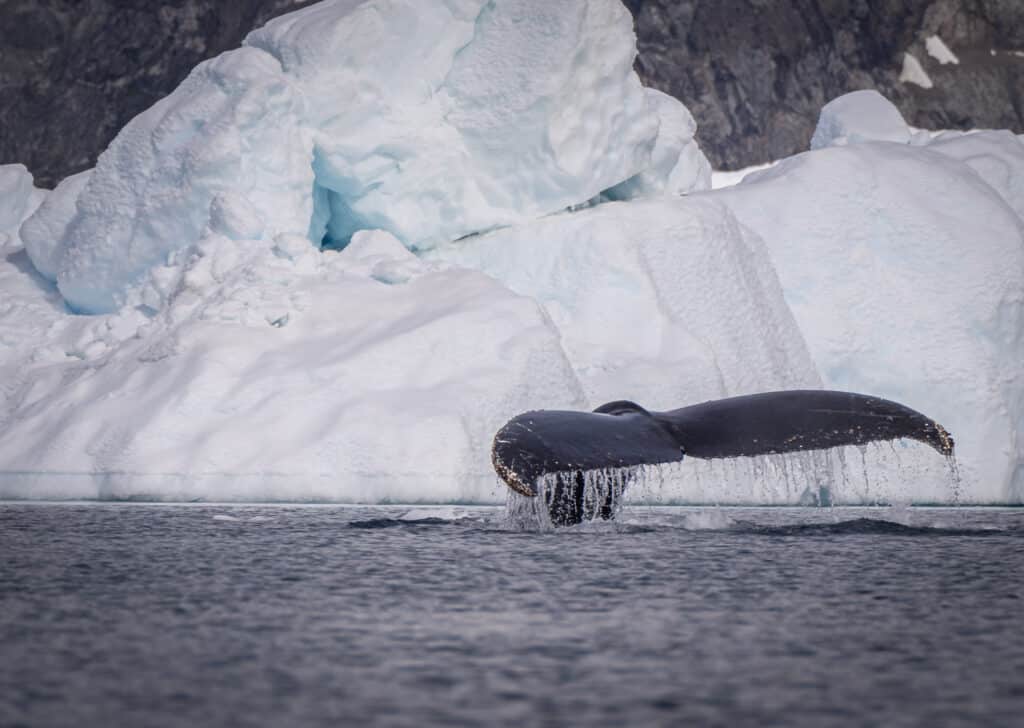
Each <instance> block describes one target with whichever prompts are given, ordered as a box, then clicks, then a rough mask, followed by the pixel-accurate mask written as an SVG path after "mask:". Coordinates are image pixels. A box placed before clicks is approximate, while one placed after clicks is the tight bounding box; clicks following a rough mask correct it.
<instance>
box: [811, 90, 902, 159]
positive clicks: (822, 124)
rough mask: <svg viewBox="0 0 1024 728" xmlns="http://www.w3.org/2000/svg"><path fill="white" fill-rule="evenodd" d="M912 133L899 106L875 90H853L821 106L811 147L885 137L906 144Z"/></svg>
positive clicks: (888, 140) (838, 144)
mask: <svg viewBox="0 0 1024 728" xmlns="http://www.w3.org/2000/svg"><path fill="white" fill-rule="evenodd" d="M910 138H911V134H910V128H909V127H908V126H907V122H906V121H904V119H903V115H902V114H901V113H900V112H899V109H897V108H896V106H895V105H893V103H892V102H891V101H889V100H888V99H887V98H885V97H884V96H882V94H880V93H878V92H877V91H874V90H865V91H853V92H851V93H848V94H844V95H842V96H839V97H837V98H835V99H833V100H832V101H829V102H828V103H827V104H825V106H823V107H822V109H821V114H820V115H819V116H818V125H817V127H815V129H814V136H812V137H811V149H821V148H823V147H832V146H842V145H845V144H859V143H861V142H866V141H886V142H897V143H900V144H906V143H908V142H909V141H910Z"/></svg>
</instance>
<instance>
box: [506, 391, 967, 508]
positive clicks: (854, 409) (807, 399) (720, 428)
mask: <svg viewBox="0 0 1024 728" xmlns="http://www.w3.org/2000/svg"><path fill="white" fill-rule="evenodd" d="M899 438H909V439H913V440H918V441H920V442H923V443H925V444H927V445H929V446H931V447H932V448H934V449H935V450H936V451H938V452H939V453H941V454H942V455H945V456H947V457H949V456H952V454H953V438H952V437H950V435H949V433H948V432H946V430H945V429H944V428H943V427H942V426H941V425H939V424H938V423H936V422H934V421H933V420H931V419H929V418H928V417H926V416H925V415H923V414H921V413H920V412H917V411H915V410H912V409H910V408H909V407H906V406H904V405H902V404H899V403H898V402H892V401H890V400H887V399H882V398H881V397H873V396H870V395H865V394H855V393H852V392H837V391H829V390H815V389H811V390H791V391H783V392H764V393H761V394H750V395H744V396H740V397H729V398H727V399H719V400H712V401H709V402H702V403H701V404H695V405H690V406H688V407H682V408H680V409H676V410H670V411H668V412H651V411H648V410H645V409H644V408H643V407H641V406H640V405H638V404H635V403H633V402H629V401H626V400H621V401H616V402H609V403H608V404H605V405H601V406H600V407H598V408H597V409H596V410H594V411H593V412H574V411H566V410H537V411H533V412H525V413H523V414H521V415H517V416H516V417H513V418H512V419H511V420H509V421H508V422H507V423H506V424H505V425H504V426H503V427H502V428H501V429H500V430H498V432H497V434H495V436H494V443H493V445H492V448H491V460H492V462H493V464H494V469H495V471H496V472H497V473H498V475H499V476H500V477H501V479H502V480H503V481H505V483H506V484H507V485H508V486H509V487H510V488H512V489H513V490H514V491H516V492H518V493H520V494H522V495H525V496H533V495H536V483H537V480H538V479H539V478H541V477H543V476H545V475H549V474H557V473H564V474H566V477H564V478H559V479H558V483H559V488H569V489H572V488H579V487H581V483H582V477H581V474H582V473H583V472H586V471H592V470H606V471H614V470H621V469H625V468H632V467H636V466H639V465H656V464H659V463H670V462H676V461H679V460H682V459H683V457H684V456H689V457H696V458H731V457H743V456H755V455H768V454H772V453H787V452H799V451H805V450H821V449H826V448H832V447H840V446H843V445H863V444H866V443H869V442H877V441H884V440H895V439H899ZM568 497H569V499H570V500H578V499H579V496H578V494H569V496H568ZM605 510H606V511H607V512H610V511H611V509H610V508H609V509H605ZM577 512H578V509H577ZM553 515H554V514H553ZM553 520H555V519H553ZM559 520H562V521H564V520H566V518H565V516H564V515H563V516H562V517H561V518H560V519H559ZM568 520H569V521H570V522H572V521H574V520H575V516H571V517H569V518H568Z"/></svg>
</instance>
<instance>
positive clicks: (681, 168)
mask: <svg viewBox="0 0 1024 728" xmlns="http://www.w3.org/2000/svg"><path fill="white" fill-rule="evenodd" d="M645 91H646V93H647V103H648V104H649V105H650V106H651V107H652V108H653V110H654V113H655V114H656V115H657V118H658V136H657V138H656V139H655V142H654V150H653V151H652V152H651V162H650V164H649V166H648V167H647V168H646V169H644V170H643V171H642V172H639V173H638V174H636V175H634V176H632V177H630V178H629V179H627V180H626V181H624V182H620V183H619V184H617V185H615V186H614V187H611V188H610V189H608V190H605V191H604V193H603V196H604V197H605V198H606V199H611V200H631V199H639V198H642V197H659V196H661V197H665V196H668V197H672V196H678V195H685V194H688V193H690V192H699V191H701V190H707V189H711V163H710V162H708V159H707V157H705V156H704V152H702V151H701V150H700V146H698V144H697V140H696V139H694V135H695V134H696V133H697V122H696V121H694V119H693V115H692V114H691V113H690V110H689V109H687V108H686V107H685V106H684V105H683V104H682V103H681V102H680V101H679V100H677V99H675V98H673V97H672V96H669V95H668V94H664V93H662V92H661V91H658V90H656V89H652V88H649V89H645Z"/></svg>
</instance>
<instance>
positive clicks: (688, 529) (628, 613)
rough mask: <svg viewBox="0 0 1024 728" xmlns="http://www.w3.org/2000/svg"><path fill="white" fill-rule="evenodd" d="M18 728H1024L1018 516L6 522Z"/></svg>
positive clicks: (978, 511)
mask: <svg viewBox="0 0 1024 728" xmlns="http://www.w3.org/2000/svg"><path fill="white" fill-rule="evenodd" d="M0 554H2V556H0V658H2V659H0V725H2V726H128V725H139V726H141V725H145V726H186V725H187V726H192V725H223V726H291V725H295V726H298V725H301V726H321V725H322V726H328V725H331V726H337V725H382V726H383V725H387V726H390V725H395V726H399V725H401V726H406V725H407V726H421V725H467V726H468V725H507V726H532V725H537V726H562V725H587V726H602V725H608V726H640V725H645V726H646V725H686V724H698V725H721V726H735V725H785V726H802V725H806V726H822V725H832V724H843V725H886V726H904V725H906V726H912V725H914V726H916V725H988V726H1011V725H1012V726H1020V725H1021V724H1022V721H1024V624H1022V623H1024V619H1022V617H1024V509H982V508H963V509H914V508H909V509H895V510H894V509H882V508H880V509H853V508H834V509H829V508H817V509H815V508H806V509H801V508H763V509H751V508H722V509H714V508H707V509H698V508H690V509H686V508H627V509H625V511H624V512H623V513H622V514H621V520H620V521H619V522H617V523H612V524H597V525H587V524H584V525H582V526H579V527H574V528H569V529H562V530H559V531H555V532H552V533H539V532H534V531H530V530H529V529H526V530H521V529H516V528H512V527H510V526H509V525H507V524H506V522H505V520H504V518H503V509H501V508H451V507H443V508H442V507H438V508H416V509H410V508H401V507H388V508H363V507H343V506H319V507H301V506H277V505H275V506H222V505H205V504H204V505H187V506H186V505H181V506H174V505H143V504H95V503H94V504H59V505H58V504H54V505H31V504H11V503H8V504H2V505H0Z"/></svg>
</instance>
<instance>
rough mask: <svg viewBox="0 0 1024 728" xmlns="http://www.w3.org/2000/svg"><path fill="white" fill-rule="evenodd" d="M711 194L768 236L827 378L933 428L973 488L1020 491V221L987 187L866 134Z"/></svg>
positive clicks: (966, 173) (1023, 319)
mask: <svg viewBox="0 0 1024 728" xmlns="http://www.w3.org/2000/svg"><path fill="white" fill-rule="evenodd" d="M969 138H970V137H964V139H969ZM1008 164H1012V162H1010V161H1008ZM1021 173H1024V167H1018V168H1017V170H1016V174H1017V175H1020V174H1021ZM719 194H720V196H721V197H720V199H722V200H723V201H724V202H725V204H726V205H728V206H729V208H730V209H731V210H732V211H733V212H734V213H735V214H736V216H737V218H738V219H739V220H740V222H741V223H743V224H744V225H746V226H748V227H750V228H752V229H754V230H756V231H757V232H758V233H759V234H760V235H761V236H762V237H763V238H764V240H765V242H766V243H767V245H768V249H769V250H770V251H771V256H772V259H773V261H774V263H775V267H776V270H777V271H778V274H779V278H780V279H781V281H782V287H783V290H784V292H785V296H786V300H787V302H788V303H789V305H790V307H791V309H792V311H793V314H794V315H795V317H796V320H797V322H798V324H799V326H800V329H801V331H802V332H803V334H804V336H805V338H806V341H807V345H808V347H809V348H810V351H811V355H812V358H813V359H814V362H815V364H816V365H817V367H818V370H819V371H820V373H821V375H822V378H823V380H824V383H825V385H826V386H828V387H831V388H836V389H848V390H852V391H861V392H869V393H875V394H880V395H882V396H886V397H889V398H891V399H895V400H897V401H900V402H903V403H905V404H907V405H909V406H910V407H913V408H915V409H918V410H920V411H922V412H926V413H928V415H929V416H931V417H934V418H935V419H936V420H937V421H939V422H941V423H943V424H944V425H945V426H946V427H948V428H949V429H950V430H951V431H952V432H953V433H954V436H955V437H956V440H957V451H958V459H959V461H960V463H961V471H962V474H963V476H964V479H965V482H967V483H969V484H970V489H971V493H972V495H973V496H974V497H976V498H980V499H982V500H992V501H998V500H1000V499H1002V498H1005V497H1006V494H1007V493H1018V494H1021V493H1024V481H1022V479H1024V468H1022V467H1021V462H1022V458H1024V439H1022V434H1024V427H1022V425H1024V370H1022V368H1021V364H1020V363H1021V362H1022V361H1024V337H1022V336H1021V332H1022V331H1024V225H1022V221H1021V218H1020V217H1019V216H1018V215H1017V214H1016V213H1015V212H1014V210H1013V209H1012V208H1011V207H1010V206H1009V205H1008V204H1007V203H1006V201H1005V200H1004V199H1003V197H1002V195H1001V194H1000V193H999V192H998V191H997V190H996V189H994V188H993V187H992V186H991V185H989V184H988V183H986V182H985V181H984V180H983V179H982V178H981V177H980V176H979V175H978V174H976V173H975V171H974V170H973V169H972V168H971V167H970V166H968V164H966V163H964V162H960V161H959V160H956V159H952V158H950V157H949V156H947V155H945V154H940V153H938V152H937V151H933V150H932V148H931V147H915V146H910V145H900V144H892V143H887V142H864V143H862V144H858V145H856V146H847V147H830V148H826V149H820V150H817V151H814V152H810V153H805V154H801V155H797V156H796V157H792V158H790V159H787V160H784V161H782V162H780V163H779V164H778V165H776V166H775V167H773V168H772V169H769V170H766V171H763V172H758V173H755V174H754V175H751V176H749V177H747V178H746V179H745V180H744V181H743V183H742V184H740V185H738V186H736V187H733V188H730V189H729V190H723V191H722V192H721V193H719Z"/></svg>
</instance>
